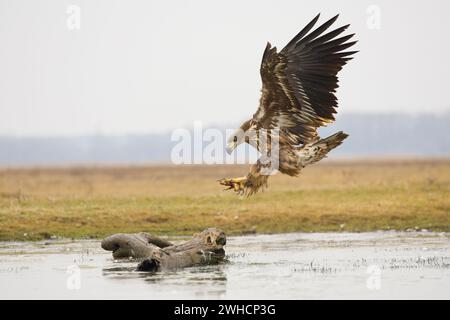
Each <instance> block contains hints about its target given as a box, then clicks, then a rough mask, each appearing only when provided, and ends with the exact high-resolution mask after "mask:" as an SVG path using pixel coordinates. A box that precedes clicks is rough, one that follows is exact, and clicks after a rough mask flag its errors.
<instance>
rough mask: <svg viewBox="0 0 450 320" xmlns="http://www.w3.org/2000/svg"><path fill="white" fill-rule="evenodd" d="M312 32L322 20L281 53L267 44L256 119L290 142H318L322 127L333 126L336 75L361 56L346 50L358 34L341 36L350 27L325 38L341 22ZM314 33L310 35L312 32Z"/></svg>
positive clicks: (300, 34) (304, 31)
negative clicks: (318, 129) (353, 58)
mask: <svg viewBox="0 0 450 320" xmlns="http://www.w3.org/2000/svg"><path fill="white" fill-rule="evenodd" d="M338 16H339V15H337V16H335V17H333V18H332V19H330V20H328V21H327V22H325V23H324V24H322V25H321V26H320V27H318V28H316V29H315V30H313V31H311V29H312V28H313V27H314V25H315V24H316V22H317V20H318V19H319V15H317V16H316V17H315V18H314V19H313V20H312V21H311V22H310V23H309V24H308V25H307V26H306V27H305V28H303V30H301V31H300V32H299V33H298V34H297V35H296V36H295V37H294V38H293V39H292V40H291V41H290V42H289V43H288V44H287V45H286V47H284V49H283V50H281V51H280V52H279V53H278V52H277V49H276V47H273V48H272V46H271V45H270V43H268V44H267V47H266V49H265V51H264V55H263V59H262V63H261V70H260V72H261V78H262V83H263V86H262V90H261V99H260V106H259V108H258V110H257V111H256V113H255V114H254V115H253V121H255V122H256V124H257V127H260V128H264V129H273V128H279V129H280V130H281V134H284V135H285V138H286V139H287V141H288V143H290V144H302V143H307V142H309V141H313V140H315V139H316V138H317V128H318V127H320V126H323V125H325V124H327V123H330V122H332V121H334V114H335V113H336V108H337V98H336V96H335V92H336V88H338V78H337V73H338V72H339V71H340V70H341V69H342V67H343V66H344V65H345V64H346V63H347V61H348V60H350V59H352V58H351V57H350V56H351V55H352V54H354V53H356V52H357V51H344V50H346V49H348V48H349V47H351V46H352V45H354V44H355V43H356V41H354V42H347V41H348V40H349V39H350V38H351V37H353V35H354V34H350V35H347V36H342V37H339V38H338V36H339V35H340V34H341V33H342V32H344V31H345V30H346V29H347V28H348V26H349V25H346V26H343V27H340V28H338V29H336V30H334V31H331V32H328V33H325V34H323V33H324V32H325V31H326V30H327V29H328V28H329V27H330V26H331V25H332V24H333V23H334V22H335V21H336V19H337V18H338ZM310 31H311V32H310Z"/></svg>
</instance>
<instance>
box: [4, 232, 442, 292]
mask: <svg viewBox="0 0 450 320" xmlns="http://www.w3.org/2000/svg"><path fill="white" fill-rule="evenodd" d="M227 240H228V243H227V245H226V247H225V250H226V252H227V259H228V262H226V263H223V264H220V265H215V266H205V267H193V268H187V269H184V270H179V271H174V272H164V273H144V272H137V271H135V267H136V265H137V262H136V261H114V260H113V259H112V257H111V253H109V252H105V251H103V250H102V249H101V248H100V242H99V241H87V240H83V241H69V240H63V241H57V240H52V241H46V242H20V243H19V242H2V243H0V288H1V290H0V298H2V299H13V298H31V299H53V298H58V299H80V298H97V299H108V298H121V299H166V298H168V299H170V298H172V299H210V298H212V299H241V298H242V299H328V298H332V299H349V298H357V299H380V298H386V299H393V298H414V299H415V298H424V299H431V298H433V299H450V234H449V233H431V232H407V233H399V232H374V233H292V234H277V235H255V236H244V237H229V238H228V239H227Z"/></svg>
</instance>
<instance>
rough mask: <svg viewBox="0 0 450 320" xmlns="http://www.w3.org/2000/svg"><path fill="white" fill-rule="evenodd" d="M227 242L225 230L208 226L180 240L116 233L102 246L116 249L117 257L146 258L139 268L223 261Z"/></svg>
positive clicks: (182, 266) (153, 268) (156, 269)
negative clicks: (175, 242)
mask: <svg viewBox="0 0 450 320" xmlns="http://www.w3.org/2000/svg"><path fill="white" fill-rule="evenodd" d="M225 244H226V236H225V233H224V232H223V231H222V230H220V229H216V228H208V229H205V230H203V231H202V232H200V233H197V234H195V235H194V236H193V238H192V239H191V240H188V241H185V242H182V243H180V244H173V243H171V242H169V241H167V240H164V239H161V238H158V237H156V236H153V235H151V234H149V233H145V232H140V233H133V234H126V233H118V234H114V235H112V236H109V237H107V238H105V239H104V240H103V241H102V243H101V246H102V248H103V249H105V250H108V251H112V254H113V257H114V258H115V259H121V258H130V257H132V258H137V259H144V260H143V261H142V262H141V263H140V264H139V265H138V266H137V269H138V270H139V271H160V270H168V269H177V268H184V267H191V266H195V265H205V264H216V263H219V262H220V261H222V260H223V259H224V257H225V250H224V249H223V246H224V245H225Z"/></svg>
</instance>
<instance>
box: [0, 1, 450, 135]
mask: <svg viewBox="0 0 450 320" xmlns="http://www.w3.org/2000/svg"><path fill="white" fill-rule="evenodd" d="M374 4H375V7H374ZM71 5H75V8H79V10H80V15H79V29H78V27H77V26H76V25H75V27H74V28H71V27H70V23H71V22H73V21H71V20H70V19H72V18H73V14H74V11H73V9H70V8H71V7H70V6H71ZM449 9H450V3H449V2H448V1H434V2H433V4H432V5H430V3H427V2H424V1H423V2H420V3H417V4H412V3H410V2H408V1H396V2H391V1H386V0H381V1H377V2H376V3H373V2H371V1H348V2H345V3H336V2H334V1H331V0H322V1H316V2H314V3H313V4H312V3H300V2H298V1H283V2H281V3H280V2H278V1H274V0H269V1H257V2H255V1H250V2H245V3H241V2H238V1H228V2H226V3H220V2H218V3H210V2H209V1H206V0H199V1H182V2H181V1H175V2H172V3H163V2H153V1H150V2H146V1H114V2H113V1H105V0H102V1H96V2H90V1H56V0H46V1H39V2H36V1H31V0H22V1H14V2H11V1H6V0H0V41H1V44H2V50H1V51H0V70H2V73H1V74H0V136H13V137H34V136H41V137H45V136H84V135H124V134H148V133H162V132H167V131H170V130H172V129H174V128H180V127H184V128H189V127H190V126H191V125H192V123H193V122H194V121H202V122H203V123H204V125H205V126H210V125H215V124H217V125H220V124H230V125H232V124H234V125H236V126H237V125H239V124H240V122H241V121H243V120H245V119H248V118H250V117H251V116H252V115H253V113H254V112H255V111H256V108H257V106H258V99H259V92H260V87H261V80H260V76H259V64H260V61H261V56H262V52H263V49H264V47H265V45H266V42H267V41H270V42H271V43H272V45H274V46H277V48H278V49H281V48H282V47H283V46H284V45H285V44H286V43H287V42H288V41H289V40H290V39H291V38H292V37H293V36H294V35H295V34H296V33H297V32H298V31H299V30H300V29H301V28H302V27H303V26H304V25H306V24H307V23H308V22H309V21H310V20H311V19H312V18H313V17H314V16H315V15H316V14H317V13H319V12H320V13H321V18H320V22H323V21H325V20H326V19H329V18H331V17H332V16H334V15H335V14H337V13H340V17H339V19H338V20H337V23H336V24H335V25H334V28H337V27H339V26H342V25H344V24H350V27H349V29H348V31H347V34H350V33H356V36H355V39H356V40H358V41H359V42H358V43H357V44H356V46H355V49H356V50H359V51H360V52H358V53H357V54H356V55H355V59H354V60H352V61H350V62H349V64H348V65H346V66H345V67H344V69H343V70H342V72H340V74H339V77H340V86H341V87H340V88H339V89H338V92H337V96H338V98H339V109H338V112H339V113H338V115H337V117H338V121H339V117H340V116H342V115H343V114H350V113H369V114H372V113H377V114H378V113H381V114H386V113H407V114H413V115H420V114H423V113H431V114H443V113H447V112H450V91H449V90H448V88H447V87H448V75H449V74H450V59H448V57H449V56H450V21H449V20H448V19H447V17H446V15H447V12H448V11H449ZM374 10H375V11H374ZM374 14H375V15H377V14H378V15H379V17H378V18H379V19H378V20H377V21H375V22H376V23H375V24H373V22H374V21H373V17H374ZM68 24H69V25H68ZM444 33H447V34H448V36H447V37H446V36H445V35H444Z"/></svg>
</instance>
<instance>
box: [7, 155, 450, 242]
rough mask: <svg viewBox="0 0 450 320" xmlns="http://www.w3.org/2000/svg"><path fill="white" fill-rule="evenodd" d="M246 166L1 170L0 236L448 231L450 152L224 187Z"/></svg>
mask: <svg viewBox="0 0 450 320" xmlns="http://www.w3.org/2000/svg"><path fill="white" fill-rule="evenodd" d="M247 169H248V166H234V165H224V166H146V167H144V166H142V167H140V166H131V167H104V166H103V167H67V168H65V167H60V168H23V169H22V168H14V169H7V168H4V169H0V240H36V239H43V238H49V237H72V238H88V237H90V238H92V237H95V238H97V237H103V236H106V235H109V234H112V233H117V232H138V231H147V232H151V233H154V234H159V235H161V234H168V235H185V234H192V233H194V232H198V231H199V230H202V229H203V228H205V227H212V226H215V227H220V228H222V229H223V230H224V231H225V232H226V233H227V234H244V233H278V232H293V231H304V232H312V231H372V230H394V229H395V230H406V229H411V228H412V229H427V230H434V231H450V159H441V160H399V159H397V160H372V161H364V160H355V161H344V160H339V161H324V162H322V163H320V164H316V165H314V166H311V167H308V168H306V169H304V171H303V174H302V175H301V176H300V177H299V178H291V177H288V176H284V175H281V174H278V175H276V176H274V177H271V178H270V180H269V189H267V190H266V191H265V192H264V193H259V194H257V195H256V196H253V197H251V198H244V199H242V198H239V197H238V196H236V195H235V194H234V193H232V192H230V191H227V192H224V191H222V188H221V186H219V185H218V183H217V182H216V180H217V179H219V178H223V177H237V176H242V175H244V174H246V172H247Z"/></svg>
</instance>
